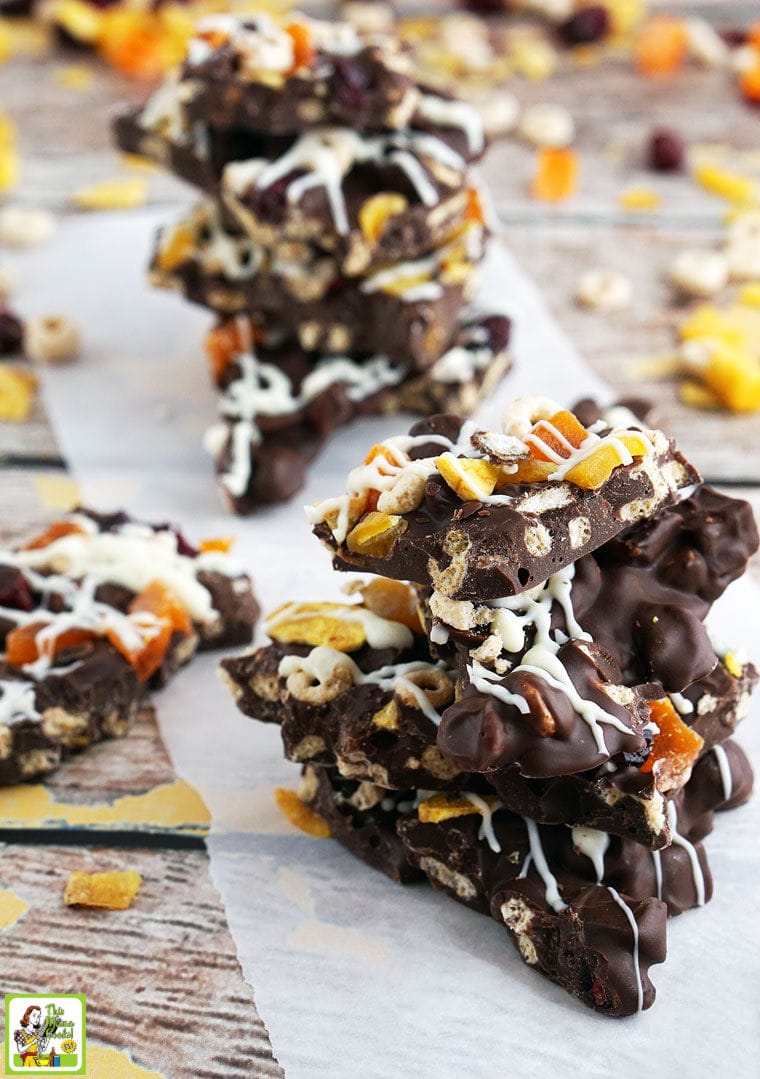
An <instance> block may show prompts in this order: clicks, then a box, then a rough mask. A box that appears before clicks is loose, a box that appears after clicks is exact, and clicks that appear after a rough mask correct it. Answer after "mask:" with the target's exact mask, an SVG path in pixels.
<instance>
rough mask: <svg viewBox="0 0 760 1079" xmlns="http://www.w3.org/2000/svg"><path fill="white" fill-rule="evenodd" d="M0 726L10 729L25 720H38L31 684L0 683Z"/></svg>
mask: <svg viewBox="0 0 760 1079" xmlns="http://www.w3.org/2000/svg"><path fill="white" fill-rule="evenodd" d="M0 692H1V693H2V696H0V726H3V727H12V726H13V725H14V724H15V723H21V722H23V721H24V720H25V719H32V720H34V719H39V718H40V713H39V712H38V711H37V707H36V702H35V692H36V691H35V687H34V683H33V682H15V681H13V680H12V679H3V680H2V681H0Z"/></svg>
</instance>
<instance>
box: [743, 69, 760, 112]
mask: <svg viewBox="0 0 760 1079" xmlns="http://www.w3.org/2000/svg"><path fill="white" fill-rule="evenodd" d="M739 89H740V90H741V92H742V96H743V97H745V98H746V99H747V101H754V102H756V103H758V104H760V63H758V65H757V67H753V68H751V69H750V70H749V71H745V72H744V73H743V74H742V75H741V76H740V78H739Z"/></svg>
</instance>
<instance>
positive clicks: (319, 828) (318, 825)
mask: <svg viewBox="0 0 760 1079" xmlns="http://www.w3.org/2000/svg"><path fill="white" fill-rule="evenodd" d="M274 800H275V802H276V803H277V808H278V809H279V810H280V812H281V813H282V815H283V816H284V817H286V818H287V819H288V820H289V821H290V823H291V824H292V825H293V826H294V827H295V828H298V829H299V831H301V832H305V833H306V834H307V835H312V836H314V837H315V838H316V839H327V838H328V837H329V835H330V825H329V824H328V823H327V821H326V820H325V818H324V817H320V815H319V813H315V812H314V810H313V809H310V808H309V807H308V806H307V805H305V804H304V803H303V802H302V801H301V799H300V798H299V797H298V795H297V794H296V792H295V791H291V790H287V789H286V788H285V787H276V788H275V792H274Z"/></svg>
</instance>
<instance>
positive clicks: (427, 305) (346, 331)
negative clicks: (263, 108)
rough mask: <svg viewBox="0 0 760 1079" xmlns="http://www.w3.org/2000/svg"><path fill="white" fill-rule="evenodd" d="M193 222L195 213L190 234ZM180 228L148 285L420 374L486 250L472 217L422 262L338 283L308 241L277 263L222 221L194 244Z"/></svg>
mask: <svg viewBox="0 0 760 1079" xmlns="http://www.w3.org/2000/svg"><path fill="white" fill-rule="evenodd" d="M199 213H200V214H201V216H204V215H205V214H206V211H205V209H202V210H201V211H199ZM196 221H197V215H196V217H193V215H191V218H190V223H189V224H188V226H187V228H188V233H189V234H191V235H195V232H194V231H193V230H196V231H197V229H196ZM183 230H184V225H183V224H180V225H178V226H176V227H175V228H174V229H173V230H168V231H165V232H164V233H163V234H162V235H161V237H160V238H159V247H158V249H157V251H156V253H155V255H154V257H153V260H152V263H151V273H150V276H151V281H152V282H153V284H155V285H158V286H159V287H162V288H168V289H171V290H172V291H175V292H181V293H182V294H183V295H184V296H185V297H186V298H187V299H189V300H191V301H192V302H193V303H198V304H201V305H202V306H205V307H209V308H211V309H212V310H214V311H216V312H217V313H218V314H220V315H222V316H224V315H246V316H247V317H248V318H250V320H251V322H252V323H253V325H254V327H255V328H256V331H257V333H263V334H264V335H265V336H271V335H274V334H277V335H279V337H280V339H282V337H283V336H288V337H292V338H295V339H297V340H298V342H299V343H300V345H301V347H302V348H303V349H305V350H306V351H308V352H329V353H333V354H334V353H342V354H346V353H364V354H369V355H378V354H380V355H384V356H387V357H388V358H389V359H390V360H391V361H394V362H398V363H400V364H403V365H405V366H406V365H408V366H409V367H410V368H417V369H420V370H425V369H427V368H429V367H431V366H432V365H433V364H434V363H435V361H436V360H438V359H440V357H441V356H442V355H443V353H444V352H445V351H446V349H447V347H448V345H449V343H450V342H451V340H452V337H453V335H454V332H455V329H456V326H457V323H458V321H459V319H460V316H461V309H462V304H463V302H464V301H465V300H466V299H470V298H472V296H473V294H474V290H475V288H476V285H477V269H478V266H479V264H480V262H481V259H482V256H483V251H484V244H485V230H484V228H483V226H482V225H481V224H479V223H478V222H475V221H472V222H470V223H468V224H467V225H466V226H465V228H464V230H462V231H460V232H459V233H457V234H456V235H453V236H450V237H448V238H447V239H446V241H445V243H444V244H442V245H441V246H439V247H436V248H434V249H433V250H432V251H430V252H429V253H428V254H426V255H424V256H422V257H420V258H417V259H413V260H406V261H395V262H393V263H390V264H388V265H383V266H381V267H379V268H377V269H375V270H373V271H372V272H369V273H367V274H365V275H364V276H362V277H356V278H344V277H343V276H342V274H341V273H340V271H339V269H338V264H337V263H336V262H335V260H334V259H333V258H332V257H330V256H325V255H323V254H321V253H319V252H318V251H315V250H314V249H312V248H310V247H309V245H297V246H298V247H299V251H298V252H293V251H291V252H290V253H288V252H287V250H286V251H285V252H284V254H286V255H287V257H281V256H280V255H277V254H276V253H275V254H273V253H271V252H268V251H265V250H264V249H262V248H259V247H257V246H256V245H253V244H251V242H250V241H249V240H246V239H241V237H240V234H239V233H231V232H229V231H227V230H222V228H221V225H219V224H218V223H217V225H216V226H215V227H214V228H213V229H212V230H211V231H210V232H209V233H208V235H206V234H204V235H203V238H202V239H201V240H200V241H199V242H198V243H197V244H193V243H189V244H185V242H184V240H183V239H182V238H181V237H182V234H183ZM286 247H287V245H286ZM301 247H303V248H304V249H305V250H300V248H301ZM281 254H283V253H281ZM294 300H297V302H294Z"/></svg>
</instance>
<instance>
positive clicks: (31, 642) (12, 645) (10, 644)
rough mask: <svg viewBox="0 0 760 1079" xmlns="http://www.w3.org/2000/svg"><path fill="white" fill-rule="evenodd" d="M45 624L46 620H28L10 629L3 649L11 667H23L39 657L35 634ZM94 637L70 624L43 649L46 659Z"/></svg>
mask: <svg viewBox="0 0 760 1079" xmlns="http://www.w3.org/2000/svg"><path fill="white" fill-rule="evenodd" d="M47 624H48V623H47V622H28V623H27V624H26V625H25V626H16V628H15V629H12V630H11V631H10V633H9V634H8V636H7V637H6V640H5V649H6V659H7V661H8V663H10V665H11V666H12V667H23V666H24V665H25V664H27V663H34V662H35V660H37V659H39V658H40V656H41V655H42V654H43V653H42V651H41V650H40V646H39V641H38V640H37V634H38V633H39V632H40V631H41V630H43V629H44V628H45V626H46V625H47ZM94 639H95V635H94V634H93V633H91V632H90V631H89V630H86V629H78V628H77V627H75V626H72V628H71V629H67V630H64V632H63V633H59V634H58V635H57V636H55V637H53V638H51V639H50V641H49V642H48V645H47V647H46V648H45V649H44V651H45V654H46V655H47V657H48V659H55V657H56V656H57V655H58V654H59V653H60V652H63V651H64V650H65V649H67V648H75V647H76V646H77V645H80V644H89V643H90V642H91V641H93V640H94Z"/></svg>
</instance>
